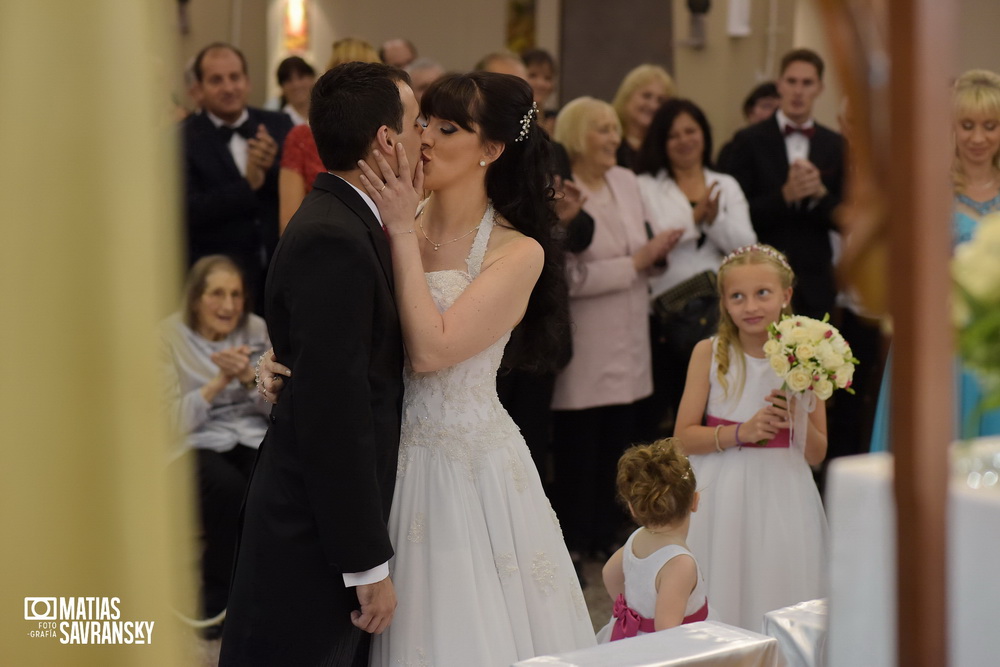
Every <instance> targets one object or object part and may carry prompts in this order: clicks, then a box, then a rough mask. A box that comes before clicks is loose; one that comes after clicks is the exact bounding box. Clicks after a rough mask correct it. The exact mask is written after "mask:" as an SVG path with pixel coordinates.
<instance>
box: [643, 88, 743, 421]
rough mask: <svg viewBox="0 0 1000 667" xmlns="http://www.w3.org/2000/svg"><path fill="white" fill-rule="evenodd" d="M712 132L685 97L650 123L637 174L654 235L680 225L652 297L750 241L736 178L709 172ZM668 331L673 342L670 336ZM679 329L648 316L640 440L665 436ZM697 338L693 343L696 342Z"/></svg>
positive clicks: (680, 367) (676, 395)
mask: <svg viewBox="0 0 1000 667" xmlns="http://www.w3.org/2000/svg"><path fill="white" fill-rule="evenodd" d="M711 156H712V130H711V128H710V127H709V125H708V120H707V119H706V118H705V114H704V113H703V112H702V110H701V109H700V108H698V106H697V105H696V104H694V103H693V102H691V101H690V100H685V99H681V98H673V99H670V100H668V101H667V102H666V103H664V105H663V106H662V107H660V109H659V111H657V113H656V115H655V116H654V117H653V121H652V123H651V124H650V126H649V131H648V132H647V134H646V138H645V140H644V142H643V144H642V147H641V148H640V150H639V156H638V159H637V163H636V171H637V173H638V174H639V189H640V191H641V192H642V199H643V203H644V205H645V208H646V212H647V215H648V216H649V217H648V220H647V222H648V223H649V224H650V227H651V229H652V233H654V234H655V233H660V232H664V231H668V230H680V232H681V237H680V242H679V243H678V244H677V245H676V246H675V247H674V249H673V250H671V251H670V255H669V256H668V258H667V260H668V261H667V270H666V271H664V272H663V273H662V274H660V275H659V276H656V277H654V278H652V280H651V282H650V285H651V291H650V295H651V297H652V298H653V299H655V298H657V297H658V296H660V295H661V294H663V293H665V292H667V291H668V290H670V289H672V288H674V287H676V286H677V285H679V284H680V283H682V282H684V281H685V280H688V279H689V278H692V277H694V276H696V275H697V274H699V273H702V272H705V271H713V272H714V271H717V270H718V268H719V264H720V263H721V261H722V258H723V257H724V256H725V255H727V254H728V253H730V252H732V251H733V250H735V249H736V248H739V247H740V246H745V245H749V244H751V243H756V241H757V236H756V234H755V233H754V231H753V227H752V225H751V223H750V209H749V207H748V205H747V200H746V197H744V196H743V191H742V190H741V189H740V185H739V183H737V182H736V179H735V178H733V177H731V176H728V175H726V174H721V173H719V172H716V171H712V170H711V169H710V168H709V166H710V165H711ZM671 333H673V336H674V337H675V339H674V340H673V341H671V340H669V337H670V336H671ZM683 334H684V332H681V331H676V330H675V331H673V332H671V331H661V330H659V327H657V326H656V323H655V320H651V340H652V354H653V386H654V388H653V395H652V396H651V397H650V398H648V399H647V400H645V401H643V403H642V404H641V405H640V410H639V417H638V418H639V427H640V433H641V436H642V437H643V438H644V439H653V438H655V437H660V436H665V435H671V431H672V430H673V428H672V421H673V415H674V414H675V413H676V410H677V405H678V404H679V403H680V398H681V393H682V392H683V389H684V379H685V377H686V375H687V363H688V359H689V358H690V356H691V350H690V349H689V347H690V346H689V345H687V344H686V342H685V343H682V344H678V342H679V341H686V339H687V337H686V336H684V335H683ZM694 342H696V341H694Z"/></svg>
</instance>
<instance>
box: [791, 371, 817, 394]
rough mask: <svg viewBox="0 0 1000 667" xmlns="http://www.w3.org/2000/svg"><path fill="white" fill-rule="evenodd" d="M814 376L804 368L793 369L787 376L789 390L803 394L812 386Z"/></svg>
mask: <svg viewBox="0 0 1000 667" xmlns="http://www.w3.org/2000/svg"><path fill="white" fill-rule="evenodd" d="M812 381H813V379H812V376H811V375H810V374H809V371H807V370H806V369H804V368H801V367H799V368H793V369H792V370H791V371H789V372H788V375H786V376H785V383H787V384H788V388H789V389H791V390H792V391H796V392H802V391H805V390H806V389H808V388H809V387H810V385H812Z"/></svg>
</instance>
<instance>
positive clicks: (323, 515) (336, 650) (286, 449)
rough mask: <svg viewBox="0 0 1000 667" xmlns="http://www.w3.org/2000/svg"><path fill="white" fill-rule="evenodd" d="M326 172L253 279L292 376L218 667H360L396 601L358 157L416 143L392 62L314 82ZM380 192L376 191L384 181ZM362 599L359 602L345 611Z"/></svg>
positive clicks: (382, 341)
mask: <svg viewBox="0 0 1000 667" xmlns="http://www.w3.org/2000/svg"><path fill="white" fill-rule="evenodd" d="M309 115H310V124H311V126H312V129H313V134H314V135H315V138H316V146H317V148H318V149H319V154H320V157H321V158H322V160H323V163H324V165H326V167H327V168H328V169H329V170H330V171H329V173H324V174H320V175H319V177H318V178H317V179H316V184H315V187H314V189H313V190H312V192H310V193H309V195H308V196H307V197H306V199H305V200H304V201H303V202H302V205H301V206H300V207H299V210H298V211H297V212H296V213H295V215H294V216H293V217H292V219H291V221H290V222H289V224H288V227H287V228H286V229H285V233H284V234H283V235H282V238H281V241H280V242H279V243H278V247H277V249H276V250H275V253H274V259H273V261H272V263H271V268H270V273H269V276H268V279H267V290H266V303H267V313H268V331H269V333H270V336H271V341H272V343H273V344H274V350H275V354H276V356H277V358H279V359H281V360H282V362H283V363H285V364H287V365H288V366H290V367H291V368H292V370H293V375H291V376H290V377H289V378H288V379H287V384H286V386H285V387H284V389H283V393H282V395H281V402H280V403H278V404H277V405H276V406H275V407H274V408H273V410H272V412H271V426H270V429H269V430H268V433H267V436H266V437H265V439H264V442H263V443H262V444H261V447H260V452H259V454H258V458H257V463H256V466H255V468H254V471H253V475H252V476H251V479H250V485H249V489H248V490H247V496H246V501H245V503H244V511H243V519H242V529H241V537H240V545H239V551H238V554H237V558H236V565H235V572H234V575H233V584H232V588H231V592H230V596H229V609H228V614H227V617H226V622H225V629H224V634H223V642H222V655H221V658H220V663H219V664H220V665H222V666H223V667H235V666H237V665H238V666H239V667H247V666H255V665H261V666H264V665H267V666H271V665H273V666H276V667H277V666H282V667H283V666H285V665H303V666H305V665H308V666H310V667H313V666H319V665H352V666H353V665H358V666H362V665H367V659H368V644H369V640H370V634H368V633H372V632H376V633H378V632H382V631H383V630H384V629H385V628H386V627H388V625H389V623H390V621H391V619H392V614H393V611H394V609H395V605H396V598H395V593H394V591H393V586H392V582H391V581H390V579H389V576H388V575H389V570H388V560H389V558H390V557H391V556H392V554H393V550H392V546H391V544H390V542H389V536H388V532H387V529H386V521H387V520H388V515H389V509H390V505H391V503H392V492H393V486H394V483H395V474H396V459H397V454H398V449H399V428H400V410H401V409H402V397H403V387H402V366H403V348H402V334H401V331H400V325H399V319H398V316H397V313H396V304H395V300H394V296H393V275H392V261H391V256H390V250H389V243H388V241H387V238H386V233H385V229H384V228H383V227H382V226H381V221H380V218H379V215H378V210H377V209H376V207H375V204H374V202H372V200H371V198H370V197H368V195H367V194H365V193H364V192H363V191H362V189H361V180H360V173H361V172H360V169H359V168H358V166H357V165H358V160H361V159H366V160H368V161H369V164H370V165H371V166H372V167H373V168H376V167H375V162H374V160H373V159H372V158H371V156H372V152H373V151H375V150H378V151H380V152H381V153H382V154H383V155H384V156H385V157H386V158H387V159H388V160H390V161H391V162H390V164H392V162H393V161H395V155H396V144H397V143H398V144H402V145H403V147H404V148H405V150H406V153H407V154H408V155H417V154H419V151H420V127H419V124H418V118H419V108H418V107H417V102H416V99H415V98H414V96H413V92H412V91H411V90H410V87H409V85H408V77H407V76H406V74H405V73H404V72H402V71H401V70H397V69H395V68H392V67H388V66H386V65H382V64H370V63H347V64H344V65H340V66H338V67H336V68H334V69H332V70H331V71H329V72H327V73H326V74H325V75H323V77H321V78H320V80H319V81H317V82H316V85H315V87H314V89H313V94H312V102H311V108H310V114H309ZM383 187H384V186H383ZM359 607H360V609H359Z"/></svg>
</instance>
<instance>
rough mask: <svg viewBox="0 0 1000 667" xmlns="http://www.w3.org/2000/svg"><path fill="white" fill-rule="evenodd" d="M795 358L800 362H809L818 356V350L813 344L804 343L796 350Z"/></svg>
mask: <svg viewBox="0 0 1000 667" xmlns="http://www.w3.org/2000/svg"><path fill="white" fill-rule="evenodd" d="M795 356H796V358H798V360H799V361H809V360H810V359H812V358H813V357H815V356H816V348H815V347H814V346H813V344H812V343H802V344H801V345H799V346H798V347H797V348H795Z"/></svg>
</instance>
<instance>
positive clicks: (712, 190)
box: [692, 181, 722, 225]
mask: <svg viewBox="0 0 1000 667" xmlns="http://www.w3.org/2000/svg"><path fill="white" fill-rule="evenodd" d="M721 194H722V190H721V189H720V188H719V182H718V181H716V182H714V183H712V184H711V185H710V186H709V187H708V190H706V191H705V195H704V196H703V197H702V198H701V199H699V200H698V203H697V204H695V207H694V211H693V212H692V213H693V215H694V224H696V225H711V224H712V223H713V222H715V217H716V216H717V215H719V196H720V195H721Z"/></svg>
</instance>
